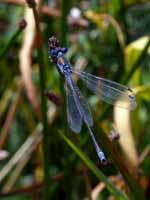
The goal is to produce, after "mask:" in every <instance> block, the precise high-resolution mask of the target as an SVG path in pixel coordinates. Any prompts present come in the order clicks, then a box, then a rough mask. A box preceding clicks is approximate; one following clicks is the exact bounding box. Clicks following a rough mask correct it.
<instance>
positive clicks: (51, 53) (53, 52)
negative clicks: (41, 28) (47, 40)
mask: <svg viewBox="0 0 150 200" xmlns="http://www.w3.org/2000/svg"><path fill="white" fill-rule="evenodd" d="M49 54H50V55H51V56H57V52H56V51H55V50H54V49H52V50H50V51H49Z"/></svg>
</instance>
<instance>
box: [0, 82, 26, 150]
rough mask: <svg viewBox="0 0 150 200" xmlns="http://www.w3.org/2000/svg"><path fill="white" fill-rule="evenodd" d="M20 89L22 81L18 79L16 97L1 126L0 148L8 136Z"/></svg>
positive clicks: (19, 98) (18, 101)
mask: <svg viewBox="0 0 150 200" xmlns="http://www.w3.org/2000/svg"><path fill="white" fill-rule="evenodd" d="M22 90H23V83H22V81H20V82H19V86H18V91H17V95H16V98H15V100H14V101H13V102H12V105H11V107H10V109H9V111H8V114H7V117H6V120H5V123H4V126H3V128H2V131H1V137H0V149H2V148H3V146H4V145H5V143H6V141H7V137H8V134H9V130H10V127H11V125H12V121H13V119H14V117H15V114H16V111H17V109H18V106H19V104H20V100H21V95H22Z"/></svg>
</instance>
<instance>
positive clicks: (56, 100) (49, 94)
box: [45, 92, 62, 106]
mask: <svg viewBox="0 0 150 200" xmlns="http://www.w3.org/2000/svg"><path fill="white" fill-rule="evenodd" d="M45 95H46V96H47V97H48V99H49V100H50V101H52V102H53V103H54V104H55V105H56V106H61V105H62V101H61V99H60V97H58V96H57V95H56V94H54V93H53V92H45Z"/></svg>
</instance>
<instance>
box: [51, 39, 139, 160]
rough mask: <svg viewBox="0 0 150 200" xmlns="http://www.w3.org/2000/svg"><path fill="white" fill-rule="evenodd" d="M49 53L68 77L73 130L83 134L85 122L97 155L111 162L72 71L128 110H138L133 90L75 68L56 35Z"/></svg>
mask: <svg viewBox="0 0 150 200" xmlns="http://www.w3.org/2000/svg"><path fill="white" fill-rule="evenodd" d="M48 45H49V56H50V58H51V60H52V62H53V63H55V64H56V65H57V68H58V70H59V71H60V72H61V74H62V75H63V76H64V78H65V85H66V97H67V120H68V124H69V127H70V128H71V130H72V131H74V132H76V133H79V132H80V131H81V127H82V123H83V122H84V123H85V124H86V126H87V128H88V131H89V133H90V136H91V138H92V141H93V143H94V146H95V149H96V152H97V155H98V157H99V159H100V161H101V163H103V164H105V163H106V162H107V160H106V157H105V155H104V153H103V151H102V150H101V148H100V147H99V145H98V143H97V141H96V139H95V136H94V134H93V132H92V129H91V128H92V126H93V118H92V115H91V112H90V108H89V106H88V103H87V100H86V99H85V97H84V96H83V94H82V93H81V91H80V90H79V88H78V87H77V85H76V84H75V83H74V81H73V79H72V74H76V75H78V76H79V78H81V80H82V81H83V82H84V83H85V85H86V86H87V88H88V89H89V90H91V91H92V92H94V93H95V94H96V95H98V96H99V97H100V98H101V99H102V100H104V101H106V102H108V103H110V104H116V105H117V106H120V107H124V108H127V109H130V110H132V109H134V108H135V106H136V100H135V96H134V94H133V91H132V90H131V89H130V88H129V87H126V86H124V85H121V84H118V83H116V82H114V81H110V80H107V79H104V78H100V77H97V76H94V75H92V74H89V73H86V72H84V71H74V70H73V69H72V68H71V66H70V63H69V62H68V61H67V59H66V57H65V53H66V52H67V48H64V47H63V48H62V47H60V45H59V41H58V40H57V39H56V38H55V37H51V38H50V39H49V41H48Z"/></svg>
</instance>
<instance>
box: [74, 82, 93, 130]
mask: <svg viewBox="0 0 150 200" xmlns="http://www.w3.org/2000/svg"><path fill="white" fill-rule="evenodd" d="M74 90H75V93H76V95H77V97H78V99H79V103H78V102H76V104H78V109H80V112H81V115H82V117H83V120H84V122H85V123H87V124H88V126H89V127H91V126H93V117H92V115H91V111H90V108H89V105H88V102H87V100H86V99H85V97H84V96H83V94H82V93H81V91H80V90H79V88H78V87H77V86H76V85H74ZM74 98H76V97H75V96H74Z"/></svg>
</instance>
